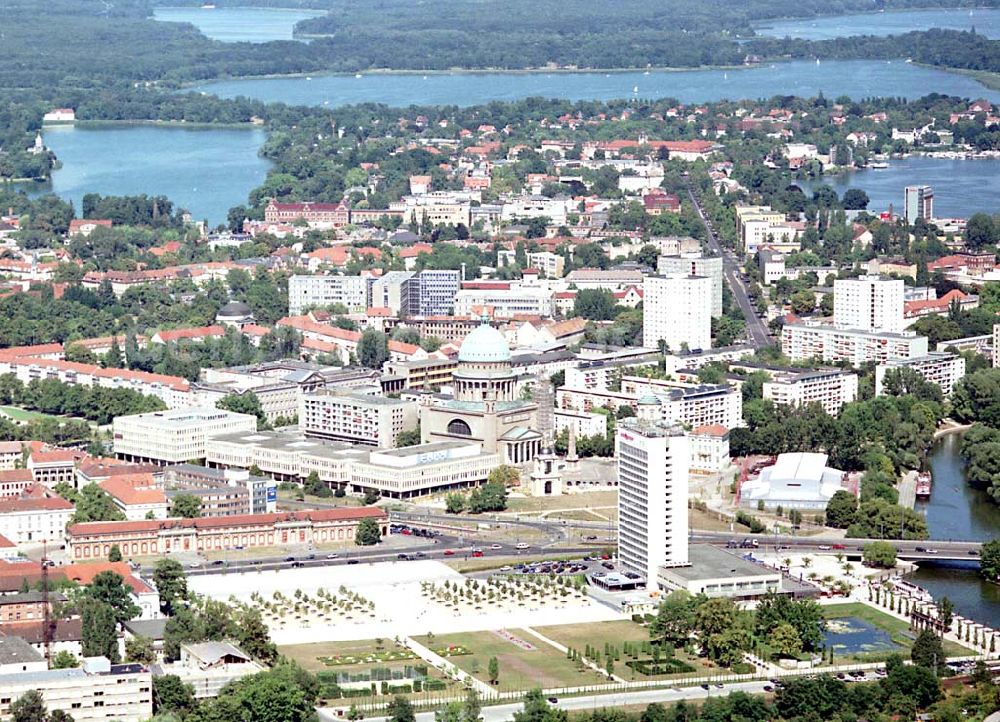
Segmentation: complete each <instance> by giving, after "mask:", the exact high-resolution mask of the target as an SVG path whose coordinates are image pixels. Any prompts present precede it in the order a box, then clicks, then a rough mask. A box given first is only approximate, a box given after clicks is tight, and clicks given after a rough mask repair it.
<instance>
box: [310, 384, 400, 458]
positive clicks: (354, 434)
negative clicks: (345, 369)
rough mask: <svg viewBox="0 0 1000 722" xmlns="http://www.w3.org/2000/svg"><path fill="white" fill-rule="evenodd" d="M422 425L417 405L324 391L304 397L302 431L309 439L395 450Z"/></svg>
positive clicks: (353, 393) (381, 398)
mask: <svg viewBox="0 0 1000 722" xmlns="http://www.w3.org/2000/svg"><path fill="white" fill-rule="evenodd" d="M418 423H419V412H418V408H417V405H416V404H415V403H414V402H412V401H401V400H399V399H390V398H386V397H384V396H372V395H369V394H363V393H358V392H350V391H336V390H333V389H322V390H319V391H314V392H313V393H309V394H303V395H302V398H301V399H300V401H299V428H300V429H301V430H302V432H303V433H304V434H305V435H306V437H307V438H316V439H328V440H330V441H344V442H348V443H351V444H363V445H365V446H378V447H383V448H393V447H395V446H396V438H397V437H398V436H399V434H401V433H402V432H404V431H412V430H413V429H416V428H417V424H418Z"/></svg>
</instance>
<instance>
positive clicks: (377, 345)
mask: <svg viewBox="0 0 1000 722" xmlns="http://www.w3.org/2000/svg"><path fill="white" fill-rule="evenodd" d="M388 360H389V340H388V337H387V336H386V335H385V334H384V333H382V332H381V331H377V330H375V329H373V328H369V329H367V330H366V331H365V332H364V333H363V334H361V340H360V341H358V363H360V364H361V365H362V366H364V367H365V368H369V369H381V368H382V365H383V364H384V363H385V362H386V361H388Z"/></svg>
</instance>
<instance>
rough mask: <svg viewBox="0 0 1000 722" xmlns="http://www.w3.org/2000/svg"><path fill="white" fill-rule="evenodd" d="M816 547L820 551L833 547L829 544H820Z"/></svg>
mask: <svg viewBox="0 0 1000 722" xmlns="http://www.w3.org/2000/svg"><path fill="white" fill-rule="evenodd" d="M818 548H819V550H820V551H821V552H828V551H830V550H831V549H833V547H832V546H830V545H829V544H820V545H819V547H818Z"/></svg>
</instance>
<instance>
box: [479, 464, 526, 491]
mask: <svg viewBox="0 0 1000 722" xmlns="http://www.w3.org/2000/svg"><path fill="white" fill-rule="evenodd" d="M486 480H487V482H489V483H491V484H503V485H504V486H505V487H507V486H517V484H518V483H520V481H521V472H520V471H519V470H518V469H517V467H515V466H511V465H510V464H500V466H498V467H496V468H495V469H493V470H492V471H491V472H490V475H489V476H488V477H487V478H486Z"/></svg>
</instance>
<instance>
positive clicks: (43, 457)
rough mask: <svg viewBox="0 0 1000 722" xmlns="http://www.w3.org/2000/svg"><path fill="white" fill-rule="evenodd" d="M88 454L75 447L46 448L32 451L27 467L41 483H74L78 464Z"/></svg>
mask: <svg viewBox="0 0 1000 722" xmlns="http://www.w3.org/2000/svg"><path fill="white" fill-rule="evenodd" d="M86 456H87V454H85V453H84V452H82V451H77V450H73V449H44V450H35V449H33V450H32V451H31V455H30V456H29V457H28V463H27V467H28V469H29V470H30V471H31V475H32V476H33V477H34V479H35V481H37V482H38V483H39V484H45V485H46V486H48V487H50V488H51V487H54V486H55V485H56V484H60V483H63V482H65V483H67V484H72V483H73V477H74V476H75V475H76V464H77V462H79V461H80V460H81V459H84V458H86Z"/></svg>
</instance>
